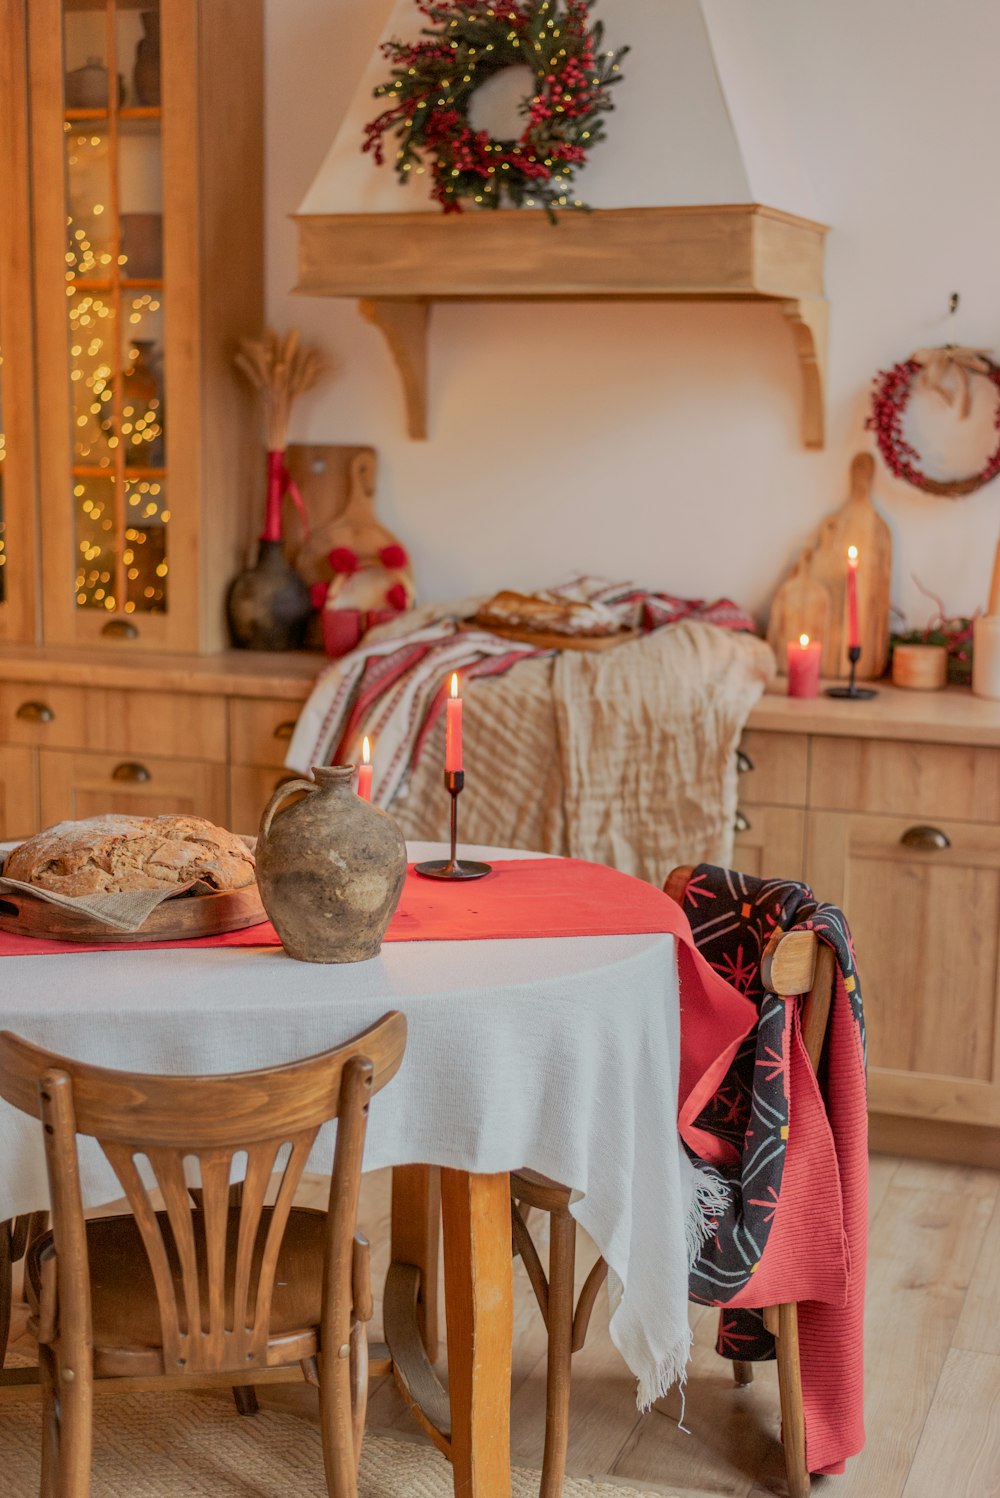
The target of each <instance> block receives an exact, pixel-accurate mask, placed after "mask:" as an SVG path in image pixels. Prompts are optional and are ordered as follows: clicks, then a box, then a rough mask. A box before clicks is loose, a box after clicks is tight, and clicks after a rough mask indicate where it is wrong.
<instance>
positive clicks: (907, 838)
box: [899, 827, 951, 853]
mask: <svg viewBox="0 0 1000 1498" xmlns="http://www.w3.org/2000/svg"><path fill="white" fill-rule="evenodd" d="M899 841H900V842H901V843H902V845H903V847H904V848H924V849H926V851H927V852H929V853H933V852H934V851H935V849H938V848H950V847H951V838H950V837H949V836H948V834H947V833H946V832H942V831H941V829H940V827H907V829H906V831H905V832H904V833H903V836H902V837H901V838H900V839H899Z"/></svg>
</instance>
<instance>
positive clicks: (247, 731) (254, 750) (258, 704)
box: [229, 697, 301, 766]
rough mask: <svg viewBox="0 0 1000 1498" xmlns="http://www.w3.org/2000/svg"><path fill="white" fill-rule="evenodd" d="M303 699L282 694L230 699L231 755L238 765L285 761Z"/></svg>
mask: <svg viewBox="0 0 1000 1498" xmlns="http://www.w3.org/2000/svg"><path fill="white" fill-rule="evenodd" d="M300 708H301V703H298V702H289V701H287V700H285V701H281V700H280V699H278V698H269V697H264V698H258V697H233V698H230V701H229V744H230V757H231V760H232V763H233V764H234V765H265V766H269V765H283V764H284V762H285V755H286V754H287V752H288V744H289V740H290V739H291V737H292V733H293V731H294V728H295V724H296V720H297V719H298V716H299V711H300Z"/></svg>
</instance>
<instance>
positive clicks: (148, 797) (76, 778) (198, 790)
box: [39, 749, 229, 827]
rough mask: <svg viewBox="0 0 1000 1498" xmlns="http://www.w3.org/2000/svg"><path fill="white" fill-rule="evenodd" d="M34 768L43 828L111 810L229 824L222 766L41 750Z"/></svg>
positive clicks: (116, 755)
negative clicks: (181, 815) (38, 782)
mask: <svg viewBox="0 0 1000 1498" xmlns="http://www.w3.org/2000/svg"><path fill="white" fill-rule="evenodd" d="M39 767H40V773H41V818H42V825H43V826H48V825H49V824H50V823H52V822H61V821H64V820H73V821H75V820H78V819H80V818H82V817H97V816H102V815H104V814H105V813H107V812H111V811H114V812H124V813H126V814H128V815H134V816H146V817H148V816H159V815H161V814H162V813H165V812H188V813H191V814H192V815H194V816H199V817H207V818H208V819H209V821H210V822H217V823H219V825H220V826H223V827H225V826H227V825H228V822H229V809H228V797H227V794H226V791H227V787H226V770H225V766H224V765H217V764H209V763H207V762H205V761H203V760H183V759H161V758H159V757H157V756H155V755H144V756H143V757H142V759H141V760H130V759H128V758H126V757H125V756H123V755H122V754H121V753H114V754H87V753H73V752H72V751H69V750H66V751H63V750H59V749H42V750H40V751H39Z"/></svg>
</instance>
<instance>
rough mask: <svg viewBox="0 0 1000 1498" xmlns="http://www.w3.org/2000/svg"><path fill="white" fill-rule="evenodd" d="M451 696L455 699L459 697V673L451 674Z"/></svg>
mask: <svg viewBox="0 0 1000 1498" xmlns="http://www.w3.org/2000/svg"><path fill="white" fill-rule="evenodd" d="M451 695H452V696H453V697H457V696H458V672H457V671H453V672H452V673H451Z"/></svg>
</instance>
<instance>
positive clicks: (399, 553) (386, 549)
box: [378, 541, 410, 567]
mask: <svg viewBox="0 0 1000 1498" xmlns="http://www.w3.org/2000/svg"><path fill="white" fill-rule="evenodd" d="M378 559H379V561H380V562H381V563H382V566H383V567H405V566H406V564H407V562H408V561H409V560H410V559H409V557H408V556H407V555H406V552H405V551H404V550H403V548H402V546H400V545H399V543H398V542H397V541H394V542H392V544H391V545H389V546H383V547H382V550H381V551H380V552H379V554H378Z"/></svg>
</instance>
